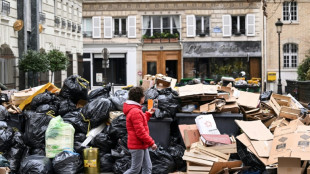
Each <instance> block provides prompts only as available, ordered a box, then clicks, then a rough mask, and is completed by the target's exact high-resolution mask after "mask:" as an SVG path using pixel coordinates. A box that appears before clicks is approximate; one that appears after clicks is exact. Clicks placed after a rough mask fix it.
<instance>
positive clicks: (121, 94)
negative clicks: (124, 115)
mask: <svg viewBox="0 0 310 174" xmlns="http://www.w3.org/2000/svg"><path fill="white" fill-rule="evenodd" d="M127 99H128V91H126V90H118V91H116V92H115V94H114V97H111V101H112V103H113V104H114V106H115V107H116V109H117V110H119V111H123V105H124V103H125V102H126V100H127Z"/></svg>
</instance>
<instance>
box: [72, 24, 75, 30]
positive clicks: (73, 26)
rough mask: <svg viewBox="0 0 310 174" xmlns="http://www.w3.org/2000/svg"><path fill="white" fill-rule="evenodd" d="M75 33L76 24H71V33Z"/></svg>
mask: <svg viewBox="0 0 310 174" xmlns="http://www.w3.org/2000/svg"><path fill="white" fill-rule="evenodd" d="M75 31H76V24H75V23H72V32H75Z"/></svg>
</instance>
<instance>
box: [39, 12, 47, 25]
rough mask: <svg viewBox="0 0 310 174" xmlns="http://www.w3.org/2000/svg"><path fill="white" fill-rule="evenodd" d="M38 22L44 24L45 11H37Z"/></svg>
mask: <svg viewBox="0 0 310 174" xmlns="http://www.w3.org/2000/svg"><path fill="white" fill-rule="evenodd" d="M39 19H40V24H44V23H45V21H46V17H45V13H42V12H39Z"/></svg>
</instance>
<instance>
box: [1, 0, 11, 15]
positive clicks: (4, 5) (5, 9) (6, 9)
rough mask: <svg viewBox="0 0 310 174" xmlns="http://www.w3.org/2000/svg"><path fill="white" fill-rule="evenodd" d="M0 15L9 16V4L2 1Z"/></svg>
mask: <svg viewBox="0 0 310 174" xmlns="http://www.w3.org/2000/svg"><path fill="white" fill-rule="evenodd" d="M1 14H2V15H6V16H9V14H10V2H8V1H5V0H2V8H1Z"/></svg>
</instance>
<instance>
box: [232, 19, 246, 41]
mask: <svg viewBox="0 0 310 174" xmlns="http://www.w3.org/2000/svg"><path fill="white" fill-rule="evenodd" d="M241 16H242V17H244V24H245V28H244V33H245V34H241V35H246V29H247V23H246V20H247V19H246V15H233V16H231V35H232V36H234V35H235V34H233V31H232V28H233V24H232V18H233V17H237V32H239V33H241V32H240V17H241Z"/></svg>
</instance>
